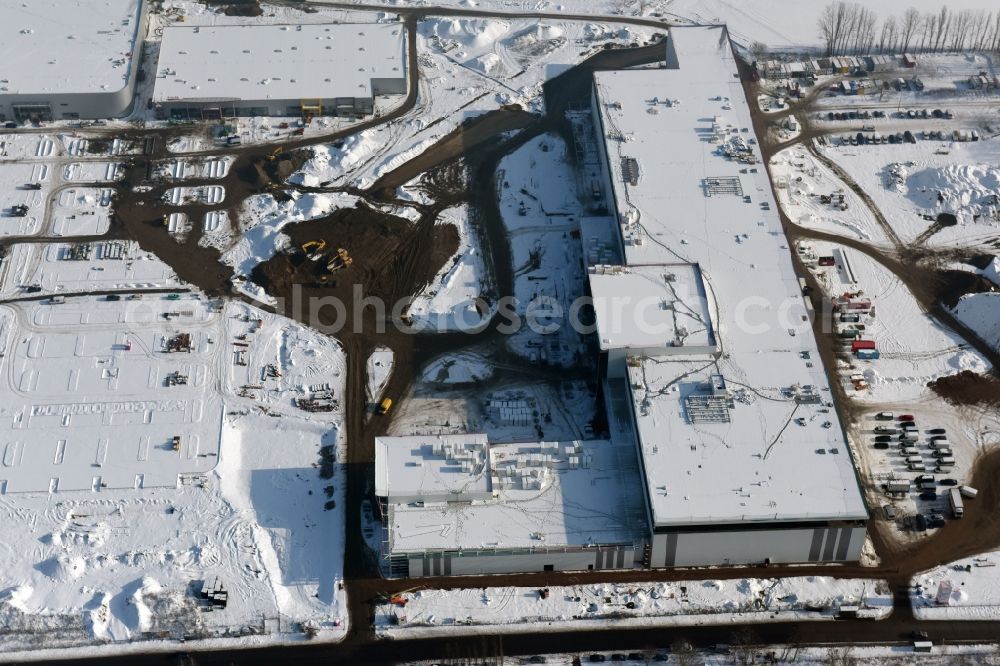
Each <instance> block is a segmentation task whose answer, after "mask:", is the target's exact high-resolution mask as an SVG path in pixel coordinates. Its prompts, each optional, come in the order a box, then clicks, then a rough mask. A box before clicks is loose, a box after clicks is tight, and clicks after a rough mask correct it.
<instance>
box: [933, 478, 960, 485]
mask: <svg viewBox="0 0 1000 666" xmlns="http://www.w3.org/2000/svg"><path fill="white" fill-rule="evenodd" d="M938 483H939V484H941V485H942V486H957V485H958V480H957V479H941V480H940V481H938Z"/></svg>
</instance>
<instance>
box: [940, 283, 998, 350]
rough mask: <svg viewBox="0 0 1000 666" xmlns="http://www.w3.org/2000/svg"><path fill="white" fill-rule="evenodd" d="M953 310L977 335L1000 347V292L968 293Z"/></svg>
mask: <svg viewBox="0 0 1000 666" xmlns="http://www.w3.org/2000/svg"><path fill="white" fill-rule="evenodd" d="M952 311H953V312H954V313H955V316H956V317H958V318H959V319H960V320H961V322H962V323H963V324H965V325H966V326H968V327H969V328H971V329H972V330H973V331H975V332H976V335H978V336H979V337H980V338H982V339H983V340H985V341H986V342H988V343H989V344H991V345H993V346H994V347H996V348H997V349H1000V293H982V294H966V295H965V296H962V298H960V299H959V301H958V304H957V305H956V306H955V307H954V308H953V309H952ZM970 369H973V368H970Z"/></svg>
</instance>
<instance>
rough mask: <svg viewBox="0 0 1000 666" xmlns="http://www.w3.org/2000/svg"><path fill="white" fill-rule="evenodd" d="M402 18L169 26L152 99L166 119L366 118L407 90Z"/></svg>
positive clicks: (164, 32) (165, 30)
mask: <svg viewBox="0 0 1000 666" xmlns="http://www.w3.org/2000/svg"><path fill="white" fill-rule="evenodd" d="M405 35H406V30H405V29H404V28H403V26H402V25H400V24H398V23H364V24H359V23H353V24H343V23H339V24H334V23H320V24H313V25H216V26H190V27H189V26H179V25H172V26H169V27H167V28H165V29H164V31H163V41H162V43H161V46H160V59H159V65H158V70H157V75H156V85H155V87H154V90H153V102H154V104H155V105H156V109H157V112H158V114H159V115H161V116H162V117H171V118H181V119H216V118H220V117H223V116H226V117H231V116H278V117H290V116H300V115H301V116H319V115H335V116H347V117H361V116H366V115H370V114H371V113H372V112H373V110H374V103H375V97H378V96H380V95H404V94H406V75H407V72H406V39H405Z"/></svg>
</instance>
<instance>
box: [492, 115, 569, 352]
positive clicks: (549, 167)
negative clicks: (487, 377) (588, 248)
mask: <svg viewBox="0 0 1000 666" xmlns="http://www.w3.org/2000/svg"><path fill="white" fill-rule="evenodd" d="M497 178H498V180H499V182H500V212H501V214H502V215H503V220H504V224H505V225H506V227H507V230H508V234H509V235H510V244H511V253H512V260H513V264H514V297H515V299H516V307H515V310H516V312H517V314H518V315H520V316H521V317H522V324H523V325H522V326H521V327H520V328H519V330H518V331H517V332H516V333H515V334H514V335H511V336H510V337H509V338H508V339H507V347H508V349H510V350H511V351H513V352H515V353H517V354H519V355H521V356H524V357H527V358H531V359H534V360H538V361H541V362H542V363H548V364H552V365H559V366H566V367H568V366H571V365H573V364H574V363H576V362H577V361H578V360H579V358H580V355H581V354H583V353H584V352H585V348H584V344H583V340H582V337H581V336H580V335H579V334H578V333H577V331H575V330H574V328H573V327H572V326H571V325H569V322H570V317H569V314H570V306H571V304H572V303H573V302H574V300H576V299H577V298H578V297H580V296H582V295H583V294H584V293H585V290H586V273H585V272H584V271H583V270H582V267H583V246H582V244H581V242H580V222H579V220H580V217H581V216H582V215H583V206H582V204H581V202H580V199H579V194H578V191H577V180H576V174H575V173H574V171H573V167H572V165H571V164H570V162H569V157H568V154H567V148H566V144H565V142H564V141H563V140H562V139H560V138H559V137H556V136H554V135H546V136H542V137H538V138H537V139H534V140H532V141H529V142H528V143H526V144H525V145H524V146H522V147H521V148H519V149H518V150H517V151H515V152H514V153H512V154H510V155H508V156H507V157H505V158H504V159H503V160H502V161H501V162H500V168H499V169H498V171H497ZM550 327H552V328H554V329H555V330H553V331H551V332H548V331H549V330H550Z"/></svg>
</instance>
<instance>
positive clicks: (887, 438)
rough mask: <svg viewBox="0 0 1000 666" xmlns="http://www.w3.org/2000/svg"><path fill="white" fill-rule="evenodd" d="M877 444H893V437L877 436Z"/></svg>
mask: <svg viewBox="0 0 1000 666" xmlns="http://www.w3.org/2000/svg"><path fill="white" fill-rule="evenodd" d="M875 441H876V442H891V441H892V437H891V436H889V435H875Z"/></svg>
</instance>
